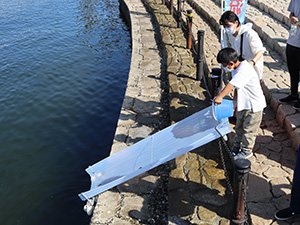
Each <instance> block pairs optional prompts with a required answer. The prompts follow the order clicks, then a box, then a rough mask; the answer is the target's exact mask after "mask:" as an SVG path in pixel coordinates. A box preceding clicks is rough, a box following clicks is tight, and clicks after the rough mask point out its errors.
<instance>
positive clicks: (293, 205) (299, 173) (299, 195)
mask: <svg viewBox="0 0 300 225" xmlns="http://www.w3.org/2000/svg"><path fill="white" fill-rule="evenodd" d="M298 215H300V146H299V147H298V150H297V160H296V166H295V169H294V177H293V185H292V194H291V202H290V207H288V208H285V209H281V210H279V211H277V212H276V213H275V214H274V217H275V218H276V219H277V220H288V219H290V218H292V217H294V216H298Z"/></svg>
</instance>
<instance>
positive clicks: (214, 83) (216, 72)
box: [211, 68, 222, 98]
mask: <svg viewBox="0 0 300 225" xmlns="http://www.w3.org/2000/svg"><path fill="white" fill-rule="evenodd" d="M221 75H222V69H221V68H212V70H211V95H212V96H211V98H214V97H215V96H217V95H218V94H219V90H220V83H221Z"/></svg>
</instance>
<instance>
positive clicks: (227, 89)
mask: <svg viewBox="0 0 300 225" xmlns="http://www.w3.org/2000/svg"><path fill="white" fill-rule="evenodd" d="M233 89H234V86H233V85H232V84H231V83H228V84H227V85H226V86H225V88H224V89H223V90H222V91H221V93H220V94H219V95H218V96H217V97H216V98H215V100H214V104H215V105H219V104H221V103H222V99H223V98H224V97H225V96H226V95H228V94H229V93H230V92H231V91H232V90H233Z"/></svg>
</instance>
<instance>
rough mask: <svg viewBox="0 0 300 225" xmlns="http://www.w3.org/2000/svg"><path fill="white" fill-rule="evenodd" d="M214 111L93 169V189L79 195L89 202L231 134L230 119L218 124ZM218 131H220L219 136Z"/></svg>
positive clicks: (195, 116)
mask: <svg viewBox="0 0 300 225" xmlns="http://www.w3.org/2000/svg"><path fill="white" fill-rule="evenodd" d="M211 110H212V109H211V107H208V108H206V109H204V110H202V111H200V112H198V113H195V114H193V115H192V116H189V117H187V118H185V119H184V120H181V121H179V122H178V123H175V124H173V125H172V126H169V127H167V128H165V129H164V130H162V131H160V132H157V133H155V134H154V135H152V136H149V137H147V138H145V139H143V140H141V141H139V142H137V143H136V144H134V145H131V146H129V147H127V148H126V149H124V150H122V151H120V152H117V153H115V154H114V155H111V156H109V157H107V158H105V159H103V160H101V161H100V162H98V163H96V164H94V165H93V166H90V167H89V168H87V169H86V172H87V173H88V174H89V175H90V177H91V189H90V190H89V191H87V192H84V193H81V194H79V197H80V198H81V199H82V200H87V199H90V198H92V197H94V196H96V195H98V194H100V193H102V192H104V191H106V190H108V189H110V188H112V187H115V186H117V185H119V184H121V183H123V182H125V181H127V180H129V179H131V178H133V177H135V176H138V175H139V174H142V173H144V172H146V171H148V170H151V169H152V168H154V167H157V166H159V165H161V164H163V163H165V162H167V161H169V160H171V159H174V158H176V157H177V156H180V155H182V154H184V153H186V152H188V151H191V150H193V149H196V148H198V147H200V146H202V145H205V144H207V143H209V142H211V141H213V140H215V139H217V138H219V137H220V136H221V135H220V133H221V134H222V135H225V134H227V133H230V132H231V129H230V126H229V122H228V119H227V118H225V119H221V120H219V121H216V120H215V119H214V118H213V117H212V111H211ZM215 127H217V129H218V131H219V132H220V133H219V132H218V131H217V130H216V129H215Z"/></svg>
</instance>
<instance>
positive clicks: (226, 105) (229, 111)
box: [212, 99, 234, 120]
mask: <svg viewBox="0 0 300 225" xmlns="http://www.w3.org/2000/svg"><path fill="white" fill-rule="evenodd" d="M233 111H234V108H233V101H232V100H228V99H223V100H222V104H220V105H215V104H214V102H213V103H212V114H213V117H214V119H215V120H220V119H223V118H228V117H232V116H233Z"/></svg>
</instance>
